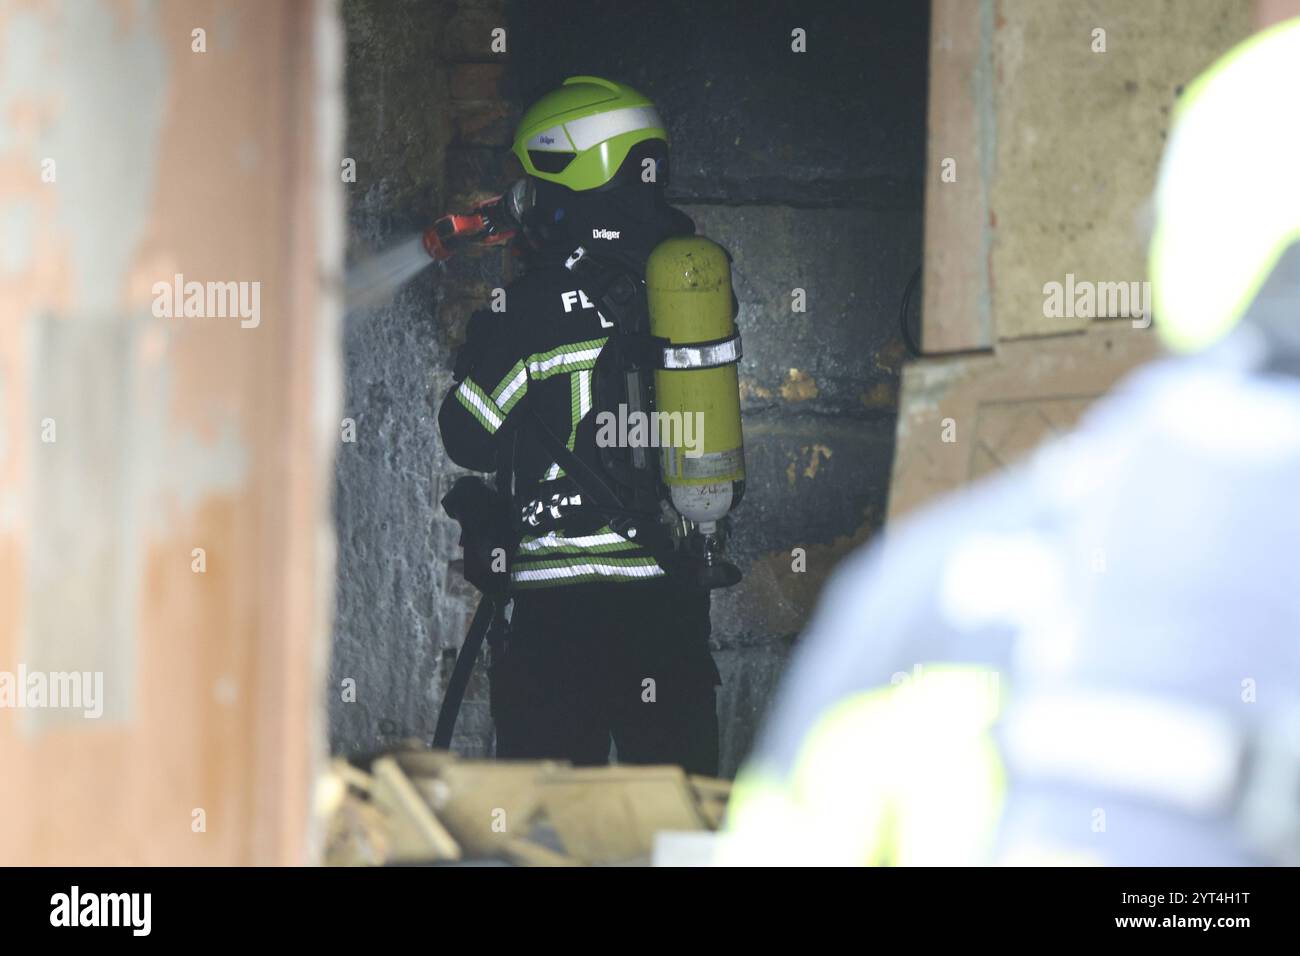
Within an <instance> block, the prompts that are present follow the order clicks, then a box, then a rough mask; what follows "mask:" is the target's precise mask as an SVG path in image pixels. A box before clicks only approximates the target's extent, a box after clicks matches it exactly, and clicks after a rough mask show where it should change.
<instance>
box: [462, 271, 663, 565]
mask: <svg viewBox="0 0 1300 956" xmlns="http://www.w3.org/2000/svg"><path fill="white" fill-rule="evenodd" d="M564 258H565V256H564V255H563V254H561V255H558V256H557V255H551V256H548V257H547V258H545V259H542V260H540V261H539V262H538V263H537V264H536V265H535V266H534V268H532V269H531V270H530V271H528V272H527V273H526V274H525V275H524V276H522V277H521V278H519V279H517V280H516V281H515V282H513V283H511V284H510V285H509V286H507V288H506V290H505V303H504V304H505V308H504V310H503V311H500V312H490V311H480V312H476V313H474V315H473V317H472V318H471V320H470V327H469V332H468V335H467V340H466V344H465V347H464V349H463V350H462V355H461V358H460V360H459V361H458V362H457V374H456V377H457V382H456V384H455V385H454V386H453V387H452V388H451V389H450V391H449V392H448V393H447V395H446V397H445V398H444V399H443V403H442V407H441V409H440V411H439V414H438V424H439V428H440V429H441V432H442V440H443V446H444V447H445V448H446V450H447V454H448V456H450V458H451V459H452V461H454V462H456V464H458V465H461V466H463V467H465V468H468V469H471V470H473V471H483V472H490V471H496V472H497V474H498V486H500V485H501V484H502V481H503V479H508V480H509V483H510V484H511V485H512V486H513V487H512V494H511V498H512V502H513V507H514V508H515V509H516V512H515V514H514V515H512V517H513V518H514V519H515V520H516V521H519V519H520V516H521V514H523V513H524V512H529V513H532V514H534V515H536V514H537V513H538V511H537V509H538V508H539V507H541V508H543V509H544V511H545V512H546V513H545V514H544V517H548V518H550V515H549V506H550V505H551V504H553V503H554V502H556V501H561V500H563V499H564V498H566V497H567V498H569V499H570V502H572V500H573V499H574V497H575V496H576V497H577V498H579V499H580V498H581V497H582V496H581V491H580V489H579V487H578V485H577V483H576V482H574V481H573V480H572V479H571V478H569V477H568V476H567V475H566V474H565V471H564V468H563V467H562V466H561V464H560V463H559V462H557V461H555V455H553V454H551V453H550V452H548V451H547V448H546V446H545V445H544V443H543V441H542V440H541V438H539V434H538V428H539V426H538V424H537V420H536V418H534V417H533V414H534V413H535V414H536V416H538V417H540V419H541V421H542V422H543V423H544V424H545V426H546V428H547V430H549V431H550V433H551V435H552V436H554V437H555V439H557V440H559V441H564V442H565V444H566V445H567V447H568V449H569V450H570V451H572V452H573V453H574V455H575V456H577V457H578V458H579V459H581V460H582V461H583V462H584V463H586V464H587V465H589V466H591V467H592V468H593V469H595V470H597V471H599V469H600V460H599V454H598V450H597V447H596V422H595V418H596V415H595V413H594V411H593V407H592V406H593V388H592V378H593V369H594V367H595V364H596V360H597V358H598V357H599V356H600V354H601V351H602V350H603V349H604V348H605V347H606V344H607V343H608V341H609V336H610V335H611V334H612V332H613V331H614V330H613V328H612V324H611V323H610V322H609V321H608V320H606V319H605V317H604V316H602V315H601V314H600V312H599V310H598V309H597V308H596V306H595V304H594V303H593V302H591V301H590V299H589V298H588V297H587V296H586V295H585V294H584V293H583V292H582V290H581V289H580V288H579V283H578V281H577V279H576V277H575V276H574V275H573V274H572V273H571V272H570V271H569V270H568V269H566V268H565V267H564V261H563V260H564ZM590 505H591V502H590V501H588V502H585V503H584V504H579V505H577V506H574V505H572V504H569V505H567V506H562V507H561V508H560V512H559V513H560V517H559V518H558V519H552V520H548V521H546V522H544V524H545V528H544V530H543V529H538V530H536V531H534V532H530V526H529V525H528V524H527V523H525V524H524V525H523V526H522V532H523V533H522V537H521V539H520V541H519V544H518V546H517V548H516V549H515V553H514V555H512V561H511V563H510V564H511V570H510V578H511V586H512V587H513V588H537V587H555V586H561V585H567V584H577V583H584V582H591V581H607V582H630V581H638V580H642V579H646V578H655V577H662V576H663V575H664V574H665V573H666V572H665V570H664V568H663V567H662V566H661V565H660V564H659V562H658V561H656V559H655V558H654V556H653V555H652V554H651V553H650V552H649V551H647V550H646V549H644V548H642V547H641V546H640V545H638V544H636V543H635V542H633V541H631V540H629V539H628V538H626V537H624V536H622V535H620V534H618V533H617V532H615V531H614V530H613V529H611V528H610V526H609V524H608V518H607V516H602V515H601V514H599V513H597V512H594V511H593V509H592V508H591V507H590Z"/></svg>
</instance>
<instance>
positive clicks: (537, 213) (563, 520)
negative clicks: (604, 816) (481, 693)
mask: <svg viewBox="0 0 1300 956" xmlns="http://www.w3.org/2000/svg"><path fill="white" fill-rule="evenodd" d="M667 146H668V144H667V134H666V132H665V130H664V127H663V122H662V120H661V119H660V117H659V115H658V113H657V111H656V110H655V108H654V105H653V104H652V103H651V102H650V101H649V100H648V99H646V97H644V96H642V95H641V94H640V93H637V92H636V91H635V90H632V89H630V88H628V87H626V86H623V85H621V84H617V83H612V82H609V81H606V80H602V79H598V78H595V77H574V78H571V79H570V80H568V81H566V82H565V84H564V85H563V86H562V87H561V88H560V89H558V90H556V91H554V92H552V93H550V94H548V95H547V96H545V97H544V98H543V99H542V100H540V101H539V102H538V103H537V104H535V105H534V106H533V107H532V108H531V109H530V110H529V111H528V112H527V113H526V114H525V115H524V117H523V120H522V121H521V124H520V127H519V130H518V133H517V135H516V138H515V144H514V150H515V153H516V154H517V155H518V157H519V159H520V161H521V163H522V164H523V166H524V169H525V171H526V172H527V173H528V177H529V179H528V181H527V184H526V185H527V187H528V190H529V194H530V202H529V206H530V211H529V212H528V214H527V217H526V218H525V225H526V226H527V231H528V234H529V237H530V239H531V252H530V255H529V256H528V259H527V269H526V272H525V273H524V275H523V276H522V277H521V278H519V279H518V280H516V281H515V282H513V283H512V284H511V285H510V286H509V287H508V288H507V289H506V290H505V303H504V310H503V311H498V312H492V311H483V312H478V313H475V315H474V317H473V318H472V319H471V322H470V326H469V329H468V333H467V338H466V345H465V347H464V348H463V349H462V352H461V355H460V356H459V357H458V361H457V369H456V384H455V386H454V387H453V388H452V389H451V391H450V392H449V393H448V394H447V396H446V398H445V399H444V401H443V404H442V408H441V411H440V413H439V416H438V420H439V426H440V428H441V431H442V438H443V444H444V446H445V448H446V450H447V454H448V455H449V456H450V457H451V459H452V460H453V461H454V462H456V463H457V464H459V465H461V466H463V467H465V468H468V469H471V470H474V471H480V472H496V474H497V486H498V490H499V491H501V490H503V489H502V486H503V485H505V486H508V487H507V488H505V489H504V491H505V494H504V495H503V497H504V498H505V500H506V501H508V502H509V507H511V508H513V509H514V510H515V516H514V517H515V518H516V519H517V520H518V527H519V533H518V535H517V538H518V540H517V542H514V541H512V542H511V549H510V550H511V551H512V554H511V555H510V560H509V564H508V571H505V572H504V573H506V574H508V576H509V590H510V595H511V598H512V600H513V604H512V607H511V613H510V626H509V636H508V639H507V640H506V641H505V643H504V646H496V647H494V649H493V655H492V669H491V675H490V676H491V696H492V713H493V718H494V721H495V724H496V742H497V756H498V757H501V758H534V759H535V758H555V759H565V760H570V761H572V762H573V763H575V764H578V765H593V764H603V763H606V762H607V761H608V759H609V753H610V739H611V737H612V738H613V741H614V744H615V746H616V748H617V755H618V759H619V760H620V762H625V763H672V764H677V765H680V766H682V767H684V768H685V769H686V770H687V771H689V772H692V773H703V774H716V773H717V770H718V742H717V737H718V723H717V713H716V704H715V689H716V686H717V685H718V683H719V677H718V671H717V668H716V667H715V665H714V662H713V659H712V657H711V655H710V653H709V650H708V637H709V630H710V623H709V592H708V590H706V589H701V588H698V587H692V586H690V585H689V584H687V583H686V582H685V581H684V580H683V579H682V578H681V577H679V576H677V575H674V574H670V573H669V572H670V570H671V569H670V568H669V567H665V564H666V563H667V562H665V561H664V560H663V555H662V553H661V552H659V551H657V550H656V549H655V548H654V547H652V546H649V545H648V543H647V542H648V536H647V535H642V536H641V538H640V539H638V537H637V536H636V528H635V527H633V528H632V529H630V530H629V528H628V527H626V526H625V525H622V524H620V525H618V527H619V530H616V529H615V527H612V526H611V520H610V511H609V509H607V508H606V509H602V508H599V507H597V506H596V502H594V501H593V500H592V495H591V494H590V493H589V492H590V486H589V484H588V485H587V486H586V487H585V488H584V484H583V481H582V480H581V476H573V475H571V474H570V472H571V471H573V470H575V469H578V468H579V465H580V466H581V470H583V472H584V474H587V472H586V469H587V468H588V467H590V468H592V469H598V468H599V466H600V459H599V453H598V450H597V446H596V425H595V422H594V418H595V416H594V415H593V414H592V412H593V406H594V401H595V399H594V392H593V377H594V370H595V368H596V364H597V360H598V358H599V356H600V355H601V353H602V350H603V349H605V347H606V345H607V343H608V341H609V338H610V334H611V325H612V323H611V321H610V318H609V317H607V316H606V315H604V314H603V312H602V310H601V309H600V308H598V307H597V304H596V303H595V302H593V301H592V299H591V297H590V296H588V295H587V293H586V291H585V290H584V289H583V288H582V286H581V284H580V283H579V282H578V281H577V279H576V278H575V274H574V272H573V271H571V269H570V268H566V262H570V264H571V258H572V256H573V254H574V252H575V250H576V249H578V248H579V247H582V248H583V249H584V250H585V251H586V252H588V253H590V254H592V255H593V256H595V257H598V258H600V259H602V260H603V261H605V262H607V263H612V264H616V265H617V267H619V268H622V269H624V270H626V272H627V273H628V274H631V275H635V276H637V277H638V278H640V277H644V274H645V262H646V258H647V257H648V256H649V254H650V252H651V251H652V250H653V249H654V248H655V246H657V245H658V244H659V243H660V242H661V241H662V240H664V239H666V238H668V237H671V236H678V235H690V234H692V233H693V232H694V226H693V224H692V223H691V221H690V220H689V219H688V218H687V217H686V216H685V215H684V214H682V213H681V212H679V211H678V210H676V209H673V208H672V207H670V206H669V205H668V204H667V202H666V201H665V199H664V186H665V183H666V180H667V157H668V150H667ZM642 294H644V293H643V292H642ZM557 441H558V442H563V444H564V448H565V449H566V450H567V452H568V453H570V454H571V455H572V456H573V458H572V459H571V458H569V457H568V456H567V455H565V454H563V453H561V450H559V449H557V447H556V443H557ZM561 459H563V460H561ZM574 459H576V463H575V461H574ZM566 465H567V467H566ZM584 490H586V491H587V492H588V493H587V494H585V495H584ZM539 519H541V520H539Z"/></svg>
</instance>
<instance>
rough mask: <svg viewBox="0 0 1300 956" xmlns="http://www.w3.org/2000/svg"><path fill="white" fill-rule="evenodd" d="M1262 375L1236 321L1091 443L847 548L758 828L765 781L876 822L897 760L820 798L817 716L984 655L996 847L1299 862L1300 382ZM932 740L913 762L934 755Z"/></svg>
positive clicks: (1092, 423) (788, 689) (854, 754)
mask: <svg viewBox="0 0 1300 956" xmlns="http://www.w3.org/2000/svg"><path fill="white" fill-rule="evenodd" d="M1257 367H1258V361H1257V357H1256V356H1255V355H1254V353H1253V352H1252V345H1251V342H1250V340H1249V338H1248V337H1247V336H1244V335H1238V336H1236V337H1233V338H1230V339H1229V340H1228V341H1227V342H1225V343H1224V344H1223V345H1222V346H1220V347H1219V348H1218V349H1217V350H1215V351H1214V352H1212V353H1209V354H1206V355H1203V356H1199V357H1196V358H1179V359H1167V360H1161V361H1158V362H1155V363H1153V364H1151V365H1149V366H1147V367H1145V368H1143V369H1140V370H1138V371H1137V372H1136V373H1134V374H1132V375H1131V376H1130V377H1129V378H1128V379H1126V380H1125V381H1123V382H1121V383H1120V384H1119V385H1118V386H1117V387H1116V388H1115V389H1114V391H1113V392H1112V393H1111V394H1110V395H1108V396H1107V397H1106V398H1104V399H1103V400H1102V401H1100V402H1098V403H1097V404H1096V405H1095V406H1093V408H1092V409H1091V410H1090V411H1089V413H1088V414H1087V415H1086V416H1085V418H1084V420H1083V422H1082V423H1081V426H1080V427H1079V428H1078V429H1077V430H1076V431H1075V432H1074V433H1072V434H1070V435H1068V436H1066V437H1064V438H1062V439H1060V440H1056V441H1053V442H1051V443H1049V444H1047V445H1045V446H1043V447H1042V448H1040V449H1039V450H1038V451H1036V452H1035V453H1034V454H1033V455H1032V456H1031V457H1030V458H1029V459H1028V460H1027V461H1026V462H1024V463H1022V464H1020V465H1019V466H1016V467H1013V468H1011V469H1010V470H1008V471H1006V472H1003V473H1001V474H999V475H997V476H994V477H993V478H991V479H988V480H985V481H983V482H981V483H978V484H975V485H973V486H971V487H970V488H969V489H967V490H964V491H962V492H960V493H957V494H955V495H952V496H950V497H948V498H946V499H944V500H942V501H941V502H939V503H938V504H936V505H933V506H931V507H928V508H925V509H922V510H921V511H920V512H919V513H917V514H915V515H913V516H909V517H907V518H904V519H902V520H900V521H898V522H896V523H895V524H893V525H891V526H890V527H889V528H888V529H887V530H886V532H885V533H884V534H883V536H882V537H881V538H880V539H879V540H878V541H877V542H876V543H874V544H873V545H872V546H870V547H868V548H866V549H864V550H863V551H861V552H859V553H857V554H856V555H854V556H852V557H851V558H850V559H849V560H848V561H846V562H845V564H844V565H842V566H841V567H840V569H838V570H837V572H836V573H835V575H834V576H833V579H832V581H831V583H830V584H829V585H828V587H827V590H826V592H825V595H824V597H823V600H822V601H821V604H820V607H819V608H818V610H817V612H816V613H815V615H814V617H813V620H812V622H811V626H810V628H809V630H808V632H807V633H806V635H805V637H804V638H803V640H802V641H801V643H800V645H799V647H798V649H797V651H796V653H795V656H794V658H793V660H792V664H791V667H790V670H789V672H788V675H787V677H786V679H785V681H784V683H783V685H782V687H781V688H780V691H779V693H778V696H777V699H776V702H775V704H774V707H773V709H772V711H771V713H770V715H769V719H768V720H767V723H766V725H765V729H764V730H763V731H762V733H761V736H760V738H759V742H758V744H757V747H756V750H755V752H754V754H753V756H752V758H751V761H750V763H749V765H748V767H747V768H746V770H745V772H744V773H743V774H742V776H741V779H740V781H739V786H738V792H739V794H740V806H738V808H737V809H738V812H737V813H736V815H735V820H736V821H737V826H736V827H735V836H736V838H737V839H740V840H743V839H744V837H745V835H746V834H745V829H746V824H745V821H746V813H745V812H744V811H745V807H744V800H745V799H747V798H746V796H745V794H746V792H747V791H748V792H753V791H756V790H760V789H762V788H763V787H766V788H768V789H769V790H771V789H772V788H777V789H783V790H784V792H785V797H784V799H785V800H786V801H787V810H786V812H789V813H793V814H795V815H797V814H799V813H801V812H804V811H805V810H806V811H807V812H809V813H819V812H825V811H824V808H825V807H826V806H837V807H839V808H841V810H840V812H842V813H844V814H846V815H847V816H848V817H852V816H853V815H854V814H855V813H856V812H858V811H857V810H856V809H855V808H864V807H875V808H876V809H874V810H871V811H870V812H878V811H879V807H878V803H877V801H876V798H875V797H870V798H868V797H866V796H864V795H863V794H861V793H853V792H850V791H852V790H853V789H854V787H865V788H867V789H870V788H871V786H872V785H873V784H872V781H873V780H875V779H876V777H877V775H879V776H880V777H882V778H883V777H887V776H889V775H890V774H891V773H893V772H895V771H896V769H897V768H893V769H892V770H891V769H890V768H885V767H873V766H870V765H869V762H870V760H871V759H873V758H872V757H871V756H870V755H872V754H876V753H878V752H879V747H878V746H876V744H877V742H873V741H871V740H868V739H865V736H862V737H858V738H853V737H850V738H849V745H848V746H846V745H845V740H844V738H843V737H841V738H839V739H838V742H837V743H836V745H835V746H836V748H837V749H836V752H835V754H834V755H833V757H834V759H833V761H831V762H832V764H836V765H838V766H839V768H840V770H843V771H845V776H844V780H845V781H846V782H845V783H844V787H845V788H846V792H844V793H841V794H838V797H839V799H838V800H837V801H836V802H834V803H828V802H827V801H828V799H829V797H828V794H826V793H824V792H822V793H812V792H811V791H810V789H809V788H820V789H821V790H825V789H826V788H827V787H831V788H832V789H833V788H834V787H836V786H837V784H835V783H834V782H833V781H834V777H827V776H826V775H825V774H822V775H821V776H820V777H819V778H818V779H815V780H814V779H812V778H811V777H810V778H808V779H801V775H803V774H805V772H807V773H811V771H806V770H805V768H806V767H810V766H813V765H814V764H816V765H818V766H821V765H824V764H825V763H826V761H825V759H824V758H825V755H822V759H821V760H820V763H818V761H816V760H813V759H812V758H810V756H809V754H810V752H811V751H812V750H814V749H816V747H817V746H818V743H817V741H818V737H819V727H820V726H822V724H823V722H825V721H826V720H827V719H828V716H829V715H832V714H834V713H836V712H837V710H842V709H843V708H844V706H845V704H846V702H851V701H853V700H855V699H857V698H859V697H861V695H864V694H866V693H868V692H869V691H871V690H872V689H873V688H881V687H886V688H887V687H891V686H893V687H897V686H899V685H901V684H905V683H908V682H910V681H915V680H924V674H925V673H926V670H927V668H934V667H936V666H938V665H941V664H944V663H958V664H961V663H969V664H978V665H984V666H986V667H987V668H989V669H990V670H992V671H993V672H994V674H995V675H996V676H995V682H996V688H997V695H998V697H999V701H998V710H999V715H998V717H997V719H996V720H995V721H993V722H992V726H991V730H990V735H989V736H990V738H991V740H992V741H993V743H994V745H995V747H996V751H997V754H998V757H999V760H1000V762H1001V765H1002V768H1003V772H1004V774H1005V780H1004V784H1005V786H1004V789H1003V794H1002V796H1001V798H1000V800H999V803H998V810H999V812H998V814H997V820H996V825H995V827H994V828H993V829H992V831H991V837H990V839H989V840H988V841H987V842H986V844H983V849H982V850H981V861H983V862H996V861H1030V862H1034V861H1044V862H1050V861H1052V860H1058V861H1061V862H1097V863H1109V864H1130V865H1131V864H1147V865H1151V864H1160V865H1182V864H1202V865H1230V864H1246V863H1256V862H1262V861H1268V860H1278V861H1284V860H1285V861H1287V862H1295V860H1296V857H1297V852H1298V851H1300V818H1298V817H1297V813H1296V809H1295V806H1296V802H1295V800H1294V798H1293V796H1288V793H1289V794H1291V795H1293V794H1294V793H1296V792H1300V790H1297V789H1296V784H1297V780H1298V779H1300V721H1297V719H1296V718H1297V716H1298V715H1300V379H1297V378H1295V377H1291V376H1283V375H1275V376H1269V375H1263V374H1259V373H1258V372H1256V371H1253V370H1252V369H1254V368H1257ZM959 427H960V423H959ZM960 437H961V436H959V440H960ZM937 440H938V436H937V435H936V441H937ZM886 726H888V727H889V730H888V733H889V734H891V735H892V734H899V735H906V734H908V733H909V732H910V731H911V729H912V728H910V727H908V726H901V725H899V722H898V721H895V722H894V724H892V725H886ZM915 749H916V748H915V747H912V748H911V749H908V750H905V751H904V753H905V756H904V758H902V759H904V760H905V761H908V762H911V761H913V760H915V761H917V765H918V766H920V765H923V764H924V762H925V761H924V755H918V754H916V753H915V752H914V751H915ZM935 759H941V760H948V759H950V756H949V755H945V754H944V753H943V752H942V751H940V752H938V753H937V754H936V757H935ZM864 761H865V762H867V763H868V765H865V766H864V765H861V764H862V763H863V762H864ZM939 779H942V776H940V777H939ZM849 781H856V783H853V782H849ZM935 790H936V788H935V787H931V788H930V789H929V790H924V791H920V790H918V791H916V792H917V793H924V794H925V800H927V801H932V802H934V804H935V805H934V806H932V807H929V808H927V812H935V813H940V814H941V813H943V812H944V809H945V801H947V804H948V809H949V810H953V811H954V812H958V815H960V809H961V801H963V800H966V799H967V795H966V794H963V793H961V792H953V793H950V794H937V793H936V792H935ZM894 792H895V796H897V793H898V792H906V788H905V787H904V788H902V790H901V791H900V790H899V789H898V788H895V791H894ZM801 807H802V808H803V809H801ZM863 812H867V811H863ZM819 832H829V833H831V834H833V833H835V832H843V831H842V829H841V830H836V829H835V828H831V829H829V830H828V831H822V829H821V827H820V825H819V823H818V821H813V826H812V827H811V829H810V830H809V831H808V833H813V834H816V833H819ZM805 836H806V834H805ZM809 839H810V840H811V842H816V841H817V839H819V838H817V837H814V838H809ZM804 842H805V843H807V842H809V840H805V841H804ZM958 842H960V841H958ZM805 848H806V849H808V850H809V859H812V858H815V857H816V856H818V852H817V850H816V849H815V848H808V847H805ZM845 852H848V853H856V852H858V850H857V849H856V848H848V849H847V851H846V850H844V849H843V848H841V849H839V850H835V851H833V852H830V853H829V854H827V855H826V857H827V858H829V859H837V860H839V861H844V862H847V861H848V860H846V859H845V857H844V855H843V854H844V853H845ZM868 853H869V855H871V854H875V853H878V848H876V849H875V850H869V851H868ZM796 855H797V853H796ZM953 855H954V856H956V855H958V854H956V853H954V854H953ZM921 858H922V859H924V860H925V861H927V862H975V861H971V860H965V859H945V854H944V849H943V848H942V847H940V848H938V849H937V850H933V851H932V852H930V853H928V854H925V855H923V856H922V857H921ZM909 859H915V857H909ZM860 862H869V861H868V860H861V861H860Z"/></svg>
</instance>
